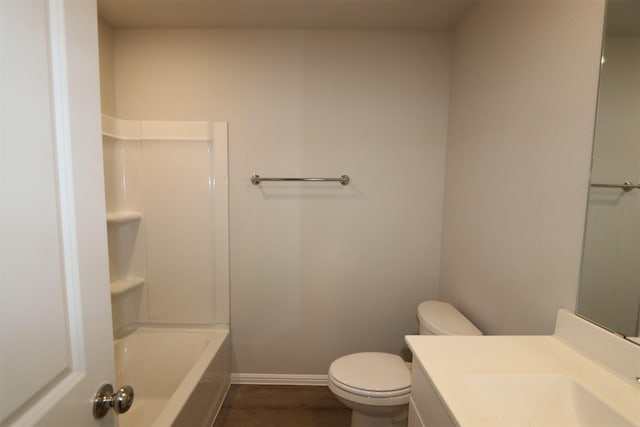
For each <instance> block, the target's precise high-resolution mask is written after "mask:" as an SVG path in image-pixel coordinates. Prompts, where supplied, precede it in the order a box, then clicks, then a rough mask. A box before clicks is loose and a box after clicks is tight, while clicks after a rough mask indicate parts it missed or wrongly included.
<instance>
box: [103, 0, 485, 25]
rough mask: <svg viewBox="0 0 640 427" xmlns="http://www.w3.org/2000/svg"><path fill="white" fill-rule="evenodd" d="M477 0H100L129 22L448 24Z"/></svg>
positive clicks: (107, 14) (111, 18)
mask: <svg viewBox="0 0 640 427" xmlns="http://www.w3.org/2000/svg"><path fill="white" fill-rule="evenodd" d="M474 1H475V0H98V12H99V15H100V16H101V17H102V18H103V19H104V20H106V21H107V22H108V23H110V24H111V25H113V26H114V27H125V28H160V27H162V28H317V29H322V28H327V29H372V30H374V29H375V30H385V29H388V30H399V29H410V30H432V31H439V30H448V29H451V28H452V27H453V26H454V25H455V24H456V23H457V22H458V20H459V19H460V17H461V16H462V15H463V14H464V13H465V11H466V10H467V9H468V8H469V7H470V6H471V5H472V4H473V3H474Z"/></svg>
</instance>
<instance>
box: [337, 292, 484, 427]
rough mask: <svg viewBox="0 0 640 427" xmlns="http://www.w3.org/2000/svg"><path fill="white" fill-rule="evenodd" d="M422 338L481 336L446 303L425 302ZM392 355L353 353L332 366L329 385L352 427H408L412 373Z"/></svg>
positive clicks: (421, 310) (421, 308) (421, 317)
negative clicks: (345, 411)
mask: <svg viewBox="0 0 640 427" xmlns="http://www.w3.org/2000/svg"><path fill="white" fill-rule="evenodd" d="M418 321H419V324H420V334H421V335H482V332H480V330H479V329H478V328H476V327H475V326H474V325H473V324H472V323H471V322H470V321H469V320H468V319H467V318H466V317H464V316H463V315H462V313H460V312H459V311H458V310H456V309H455V308H454V307H453V306H451V305H450V304H448V303H446V302H441V301H425V302H423V303H421V304H420V305H419V306H418ZM407 365H408V364H406V363H405V362H404V361H403V360H402V359H401V358H400V356H397V355H395V354H390V353H377V352H366V353H353V354H348V355H346V356H342V357H340V358H338V359H336V360H334V361H333V363H331V366H330V367H329V375H328V385H329V389H330V390H331V391H332V392H333V394H334V395H335V396H336V398H338V400H340V401H341V402H342V403H343V404H344V405H346V406H347V407H348V408H350V409H351V410H352V412H351V427H401V426H406V425H407V409H408V403H409V395H410V394H411V371H410V369H409V367H408V366H407Z"/></svg>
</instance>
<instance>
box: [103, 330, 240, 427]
mask: <svg viewBox="0 0 640 427" xmlns="http://www.w3.org/2000/svg"><path fill="white" fill-rule="evenodd" d="M228 336H229V331H228V329H178V328H172V329H169V328H155V327H142V328H138V329H136V330H135V331H134V332H133V333H131V334H129V335H127V336H126V337H124V338H121V339H117V340H115V342H114V347H115V349H114V351H115V359H116V378H117V384H119V386H122V385H131V386H132V387H133V389H134V392H135V393H134V402H133V406H132V407H131V409H130V410H129V411H128V412H126V413H124V414H122V415H120V416H119V417H118V418H119V421H120V426H121V427H151V426H153V427H168V426H176V427H179V426H189V427H196V426H203V427H205V426H206V427H210V426H211V425H212V424H213V421H214V420H215V417H216V415H217V413H218V410H219V409H220V407H221V406H222V401H223V400H224V397H225V395H226V393H227V390H228V389H229V378H230V371H231V352H230V350H229V337H228Z"/></svg>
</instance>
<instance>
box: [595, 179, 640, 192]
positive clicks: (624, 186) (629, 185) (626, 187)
mask: <svg viewBox="0 0 640 427" xmlns="http://www.w3.org/2000/svg"><path fill="white" fill-rule="evenodd" d="M591 186H592V187H600V188H622V190H623V191H627V192H629V191H631V190H633V189H634V188H640V185H637V184H634V183H633V182H630V181H625V182H624V184H591Z"/></svg>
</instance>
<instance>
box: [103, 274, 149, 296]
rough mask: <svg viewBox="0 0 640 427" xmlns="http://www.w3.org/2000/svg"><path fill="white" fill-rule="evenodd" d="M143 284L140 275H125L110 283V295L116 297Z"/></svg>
mask: <svg viewBox="0 0 640 427" xmlns="http://www.w3.org/2000/svg"><path fill="white" fill-rule="evenodd" d="M143 284H144V279H143V278H142V277H127V278H126V279H122V280H116V281H115V282H112V283H111V296H112V297H117V296H120V295H123V294H126V293H127V292H130V291H133V290H134V289H137V288H139V287H140V286H142V285H143Z"/></svg>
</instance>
